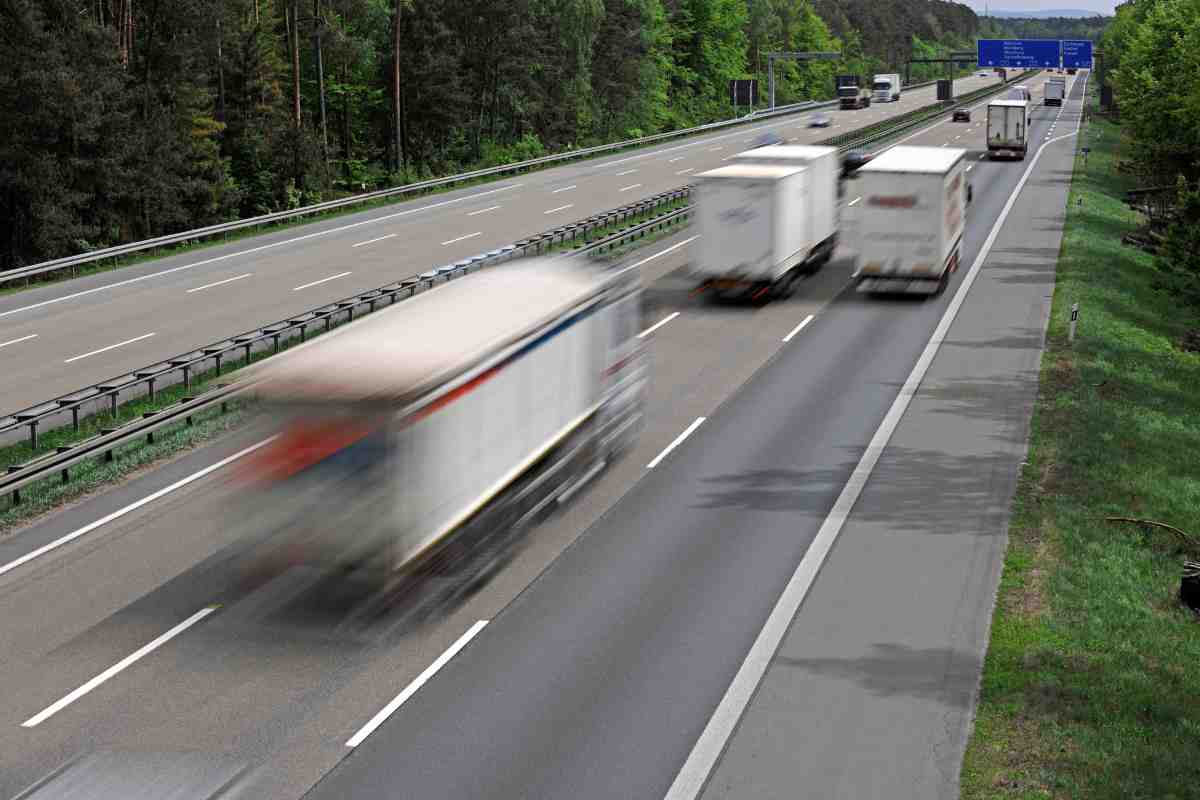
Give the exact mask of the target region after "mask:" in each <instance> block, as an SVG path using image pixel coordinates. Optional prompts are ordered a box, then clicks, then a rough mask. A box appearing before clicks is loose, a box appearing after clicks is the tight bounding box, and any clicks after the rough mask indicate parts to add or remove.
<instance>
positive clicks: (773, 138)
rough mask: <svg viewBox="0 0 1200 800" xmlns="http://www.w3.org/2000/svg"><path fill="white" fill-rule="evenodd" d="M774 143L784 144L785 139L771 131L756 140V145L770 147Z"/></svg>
mask: <svg viewBox="0 0 1200 800" xmlns="http://www.w3.org/2000/svg"><path fill="white" fill-rule="evenodd" d="M773 144H783V139H781V138H780V137H779V136H778V135H777V134H774V133H771V132H769V131H768V132H767V133H764V134H763V135H762V136H759V137H758V139H756V140H755V142H754V146H755V147H770V146H771V145H773Z"/></svg>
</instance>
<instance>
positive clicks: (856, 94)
mask: <svg viewBox="0 0 1200 800" xmlns="http://www.w3.org/2000/svg"><path fill="white" fill-rule="evenodd" d="M836 84H837V96H838V101H839V105H840V106H841V108H843V109H852V108H867V107H868V106H870V105H871V93H870V91H868V90H867V89H866V88H865V87H863V85H862V78H860V77H859V76H858V75H838V76H837V78H836Z"/></svg>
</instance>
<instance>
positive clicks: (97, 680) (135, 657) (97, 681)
mask: <svg viewBox="0 0 1200 800" xmlns="http://www.w3.org/2000/svg"><path fill="white" fill-rule="evenodd" d="M217 608H218V606H215V605H213V606H207V607H205V608H202V609H200V610H199V611H197V612H196V613H195V614H192V615H191V616H190V617H188V618H187V619H185V620H184V621H183V622H181V623H179V624H178V625H176V626H175V627H174V628H171V630H169V631H167V632H166V633H164V634H163V635H162V636H159V637H158V638H157V639H155V640H154V641H152V642H150V643H149V644H146V645H143V646H142V647H140V648H139V649H138V650H136V651H134V652H133V653H130V654H129V655H127V656H125V658H123V659H121V660H120V661H118V662H117V663H116V664H113V665H112V666H111V667H109V668H108V669H106V670H104V672H101V673H100V674H99V675H97V676H96V677H94V678H92V679H91V680H90V681H88V682H87V683H85V684H83V685H82V686H80V687H79V688H78V689H76V690H75V691H73V692H71V693H70V694H68V695H67V696H66V697H63V698H62V699H61V700H59V701H58V702H56V703H54V704H53V705H50V706H47V707H46V708H45V709H43V710H42V711H39V712H38V713H37V714H34V715H33V716H32V717H30V718H29V719H27V720H25V721H24V722H22V723H21V727H22V728H33V727H35V726H37V725H40V724H42V723H43V722H45V721H46V720H47V719H49V718H50V717H52V716H54V715H55V714H57V713H58V712H59V711H62V710H63V709H64V708H66V707H67V706H69V705H71V703H74V702H75V701H76V700H78V699H79V698H81V697H83V696H84V695H85V694H87V693H88V692H90V691H92V690H93V689H95V688H96V687H97V686H99V685H101V684H102V683H104V682H105V681H107V680H108V679H109V678H111V677H113V676H114V675H116V674H117V673H118V672H121V671H122V670H124V669H126V668H127V667H129V666H130V665H132V664H134V663H135V662H137V661H140V660H141V659H143V658H145V657H146V656H148V655H150V654H151V653H153V652H154V651H155V650H157V649H158V648H160V647H162V646H163V645H164V644H166V643H167V642H169V641H171V640H172V639H174V638H175V637H176V636H178V635H179V634H181V633H183V632H184V631H186V630H187V629H188V628H190V627H192V626H193V625H195V624H196V623H197V622H199V621H200V620H202V619H204V618H205V617H207V616H208V615H209V614H211V613H213V612H214V611H216V610H217Z"/></svg>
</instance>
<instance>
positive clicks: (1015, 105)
mask: <svg viewBox="0 0 1200 800" xmlns="http://www.w3.org/2000/svg"><path fill="white" fill-rule="evenodd" d="M987 146H988V153H989V155H990V156H991V157H992V158H993V159H996V158H1001V157H1005V156H1009V157H1015V158H1019V159H1022V160H1024V158H1025V153H1026V151H1027V150H1028V148H1029V103H1028V101H1026V100H993V101H992V102H991V103H989V104H988V109H987Z"/></svg>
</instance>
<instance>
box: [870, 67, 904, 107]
mask: <svg viewBox="0 0 1200 800" xmlns="http://www.w3.org/2000/svg"><path fill="white" fill-rule="evenodd" d="M871 99H872V100H874V101H875V102H876V103H893V102H895V101H897V100H899V99H900V75H899V74H898V73H894V72H892V73H887V74H883V75H876V76H875V79H874V80H873V81H872V82H871Z"/></svg>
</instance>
